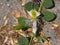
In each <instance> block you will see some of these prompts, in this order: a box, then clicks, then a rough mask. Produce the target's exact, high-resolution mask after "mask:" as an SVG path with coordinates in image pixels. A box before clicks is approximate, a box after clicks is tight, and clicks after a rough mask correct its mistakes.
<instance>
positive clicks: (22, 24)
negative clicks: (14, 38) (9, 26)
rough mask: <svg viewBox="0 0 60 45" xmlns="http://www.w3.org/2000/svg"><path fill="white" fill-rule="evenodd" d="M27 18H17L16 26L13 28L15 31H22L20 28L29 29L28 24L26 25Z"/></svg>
mask: <svg viewBox="0 0 60 45" xmlns="http://www.w3.org/2000/svg"><path fill="white" fill-rule="evenodd" d="M27 20H28V19H27V18H25V17H20V18H18V23H19V24H18V25H17V26H15V29H16V30H19V29H22V28H27V27H29V24H28V23H27Z"/></svg>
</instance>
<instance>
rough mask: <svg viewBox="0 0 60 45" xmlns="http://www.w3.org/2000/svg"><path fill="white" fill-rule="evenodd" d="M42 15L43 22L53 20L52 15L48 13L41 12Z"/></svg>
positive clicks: (53, 16)
mask: <svg viewBox="0 0 60 45" xmlns="http://www.w3.org/2000/svg"><path fill="white" fill-rule="evenodd" d="M42 14H43V19H44V20H45V21H51V20H53V19H54V18H55V15H54V13H52V12H49V11H43V12H42Z"/></svg>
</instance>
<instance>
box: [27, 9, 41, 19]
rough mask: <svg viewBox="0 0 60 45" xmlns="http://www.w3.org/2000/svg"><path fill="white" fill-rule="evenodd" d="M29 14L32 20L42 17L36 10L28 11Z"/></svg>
mask: <svg viewBox="0 0 60 45" xmlns="http://www.w3.org/2000/svg"><path fill="white" fill-rule="evenodd" d="M28 14H29V15H30V16H31V17H32V18H36V17H37V16H39V15H40V12H37V11H36V10H31V11H28Z"/></svg>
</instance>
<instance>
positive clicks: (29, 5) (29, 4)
mask: <svg viewBox="0 0 60 45" xmlns="http://www.w3.org/2000/svg"><path fill="white" fill-rule="evenodd" d="M25 9H26V10H28V11H30V10H31V9H33V3H32V2H28V3H26V4H25Z"/></svg>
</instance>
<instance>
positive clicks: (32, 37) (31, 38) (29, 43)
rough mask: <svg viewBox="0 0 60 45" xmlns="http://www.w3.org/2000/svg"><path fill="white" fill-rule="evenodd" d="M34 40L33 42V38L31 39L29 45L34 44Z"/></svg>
mask: <svg viewBox="0 0 60 45" xmlns="http://www.w3.org/2000/svg"><path fill="white" fill-rule="evenodd" d="M32 40H33V37H31V40H30V43H29V45H31V42H32Z"/></svg>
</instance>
